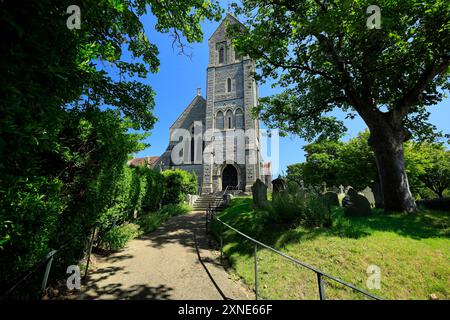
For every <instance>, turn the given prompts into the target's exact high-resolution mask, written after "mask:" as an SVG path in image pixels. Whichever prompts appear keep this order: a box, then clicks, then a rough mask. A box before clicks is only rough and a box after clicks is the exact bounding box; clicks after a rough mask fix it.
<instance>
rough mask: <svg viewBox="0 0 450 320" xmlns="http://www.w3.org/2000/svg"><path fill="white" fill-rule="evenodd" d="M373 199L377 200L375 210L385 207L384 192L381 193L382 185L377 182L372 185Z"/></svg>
mask: <svg viewBox="0 0 450 320" xmlns="http://www.w3.org/2000/svg"><path fill="white" fill-rule="evenodd" d="M372 192H373V197H374V198H375V208H383V207H384V198H383V192H382V191H381V185H380V184H379V183H378V182H376V183H373V184H372Z"/></svg>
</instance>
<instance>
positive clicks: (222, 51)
mask: <svg viewBox="0 0 450 320" xmlns="http://www.w3.org/2000/svg"><path fill="white" fill-rule="evenodd" d="M224 58H225V49H224V48H223V47H221V48H220V49H219V63H223V62H224V60H225V59H224Z"/></svg>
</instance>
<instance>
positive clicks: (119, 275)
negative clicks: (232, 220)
mask: <svg viewBox="0 0 450 320" xmlns="http://www.w3.org/2000/svg"><path fill="white" fill-rule="evenodd" d="M204 217H205V216H204V212H193V213H190V214H188V215H182V216H177V217H173V218H171V219H169V220H168V221H167V222H166V223H165V224H164V225H162V226H161V227H160V228H159V229H158V230H156V231H155V232H153V233H150V234H149V235H147V236H145V237H142V238H140V239H135V240H132V241H130V243H129V244H128V246H127V247H126V248H125V249H124V250H122V251H120V252H118V253H115V254H112V255H110V256H108V257H107V258H104V259H103V260H102V261H99V262H98V263H97V266H96V270H95V271H91V274H90V276H89V280H88V282H87V288H86V290H85V291H84V292H83V294H82V295H81V296H80V297H79V298H80V299H195V300H197V299H198V300H202V299H220V300H221V299H224V297H226V298H227V299H228V298H229V299H253V298H254V296H253V293H251V292H250V291H249V290H248V289H246V288H245V287H244V286H243V285H241V284H240V283H239V282H238V281H235V280H232V279H231V278H230V276H229V274H228V273H227V272H226V271H225V269H224V268H223V267H222V266H221V265H220V264H219V258H218V256H217V254H214V253H213V252H212V251H211V250H209V248H208V245H207V237H206V236H205V231H204ZM194 232H195V234H196V237H197V243H198V252H197V250H196V245H195V240H194ZM198 254H200V256H201V260H202V262H200V260H199V257H198Z"/></svg>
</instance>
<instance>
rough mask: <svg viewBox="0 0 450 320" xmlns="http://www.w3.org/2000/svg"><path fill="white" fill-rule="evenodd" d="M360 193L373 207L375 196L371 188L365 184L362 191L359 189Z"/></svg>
mask: <svg viewBox="0 0 450 320" xmlns="http://www.w3.org/2000/svg"><path fill="white" fill-rule="evenodd" d="M361 193H362V194H363V195H364V197H366V198H367V200H369V203H370V207H372V208H374V207H375V196H374V194H373V192H372V188H370V187H369V186H367V187H366V188H365V189H364V190H363V191H361Z"/></svg>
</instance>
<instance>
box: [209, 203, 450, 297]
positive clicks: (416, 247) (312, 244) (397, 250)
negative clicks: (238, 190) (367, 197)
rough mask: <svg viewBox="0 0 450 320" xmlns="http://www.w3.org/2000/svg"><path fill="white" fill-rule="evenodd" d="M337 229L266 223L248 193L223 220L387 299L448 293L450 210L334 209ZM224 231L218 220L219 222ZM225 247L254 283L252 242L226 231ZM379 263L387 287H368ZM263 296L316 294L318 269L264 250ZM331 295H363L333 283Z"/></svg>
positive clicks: (239, 272)
mask: <svg viewBox="0 0 450 320" xmlns="http://www.w3.org/2000/svg"><path fill="white" fill-rule="evenodd" d="M335 215H336V221H335V223H334V226H333V228H331V229H319V228H316V229H305V228H302V227H296V228H295V227H291V228H289V227H288V226H286V225H264V224H263V221H264V219H263V218H262V214H261V212H258V211H254V210H253V209H252V206H251V199H250V198H235V199H233V201H232V205H231V206H230V207H229V208H227V209H226V210H225V211H224V212H223V213H221V214H220V217H221V219H222V220H223V221H225V222H227V223H228V224H230V225H232V226H234V227H235V228H237V229H239V230H241V231H242V232H244V233H246V234H249V235H250V236H253V237H255V238H256V239H258V240H260V241H261V242H263V243H266V244H268V245H271V246H273V247H275V248H277V249H279V250H281V251H282V252H285V253H287V254H288V255H290V256H292V257H294V258H296V259H298V260H300V261H302V262H304V263H307V264H309V265H311V266H314V267H316V268H318V269H321V270H322V271H324V272H326V273H329V274H330V275H332V276H335V277H338V278H340V279H342V280H344V281H347V282H349V283H352V284H354V285H356V286H358V287H360V288H362V289H365V290H367V291H369V292H371V293H373V294H375V295H377V296H379V297H381V298H383V299H429V298H430V295H431V294H435V295H436V296H437V297H438V298H439V299H449V298H450V292H449V288H450V229H449V226H450V217H449V213H448V212H447V213H444V212H435V211H433V212H432V211H427V210H424V211H422V212H421V213H420V214H417V215H409V216H408V215H400V214H398V215H385V214H383V213H382V212H381V211H376V210H374V214H373V216H371V217H370V218H344V217H343V216H342V212H341V209H340V208H336V209H335ZM213 227H214V230H215V232H216V233H220V232H221V230H220V227H219V224H218V223H215V224H214V225H213ZM223 236H224V252H225V254H226V256H227V257H228V259H229V261H230V263H231V265H232V267H233V270H234V272H235V273H236V274H237V275H238V276H240V277H242V278H243V279H244V281H245V282H246V283H247V284H248V285H249V286H251V287H253V284H254V273H253V270H254V269H253V268H254V266H253V255H252V254H253V246H252V245H251V244H250V243H249V241H248V240H245V239H244V238H242V237H241V236H239V235H237V234H235V233H234V232H233V231H232V230H229V229H227V230H225V229H224V230H223ZM372 264H373V265H377V266H378V267H380V268H381V289H372V290H369V289H368V288H367V286H366V281H367V278H368V274H367V273H366V271H367V267H368V266H369V265H372ZM258 265H259V283H260V285H259V288H260V290H259V291H260V296H261V297H262V298H265V299H317V298H318V290H317V279H316V275H315V273H314V272H312V271H309V270H307V269H304V268H301V267H298V266H296V265H294V264H293V263H291V262H289V261H287V260H285V259H283V258H281V257H280V256H278V255H276V254H274V253H273V252H270V251H268V250H266V249H260V250H259V252H258ZM325 289H326V295H327V298H328V299H363V298H364V297H363V296H362V295H361V294H358V293H355V292H353V291H351V290H348V289H346V288H344V287H342V286H341V285H339V284H337V283H335V282H330V281H327V282H326V285H325Z"/></svg>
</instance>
